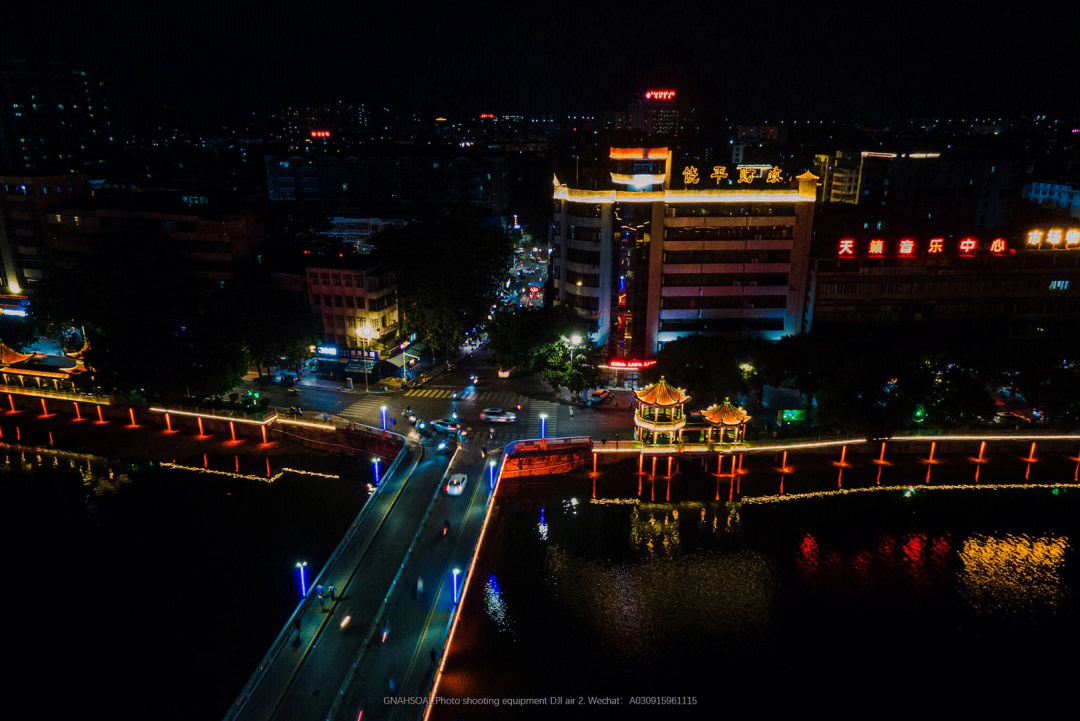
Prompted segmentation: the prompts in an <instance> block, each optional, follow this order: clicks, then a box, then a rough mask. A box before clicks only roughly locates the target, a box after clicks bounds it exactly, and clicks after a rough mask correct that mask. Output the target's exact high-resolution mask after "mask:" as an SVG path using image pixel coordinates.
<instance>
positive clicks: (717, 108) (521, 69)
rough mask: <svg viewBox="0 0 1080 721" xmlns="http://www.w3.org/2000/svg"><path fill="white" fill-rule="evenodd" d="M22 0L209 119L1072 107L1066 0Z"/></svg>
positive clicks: (28, 49)
mask: <svg viewBox="0 0 1080 721" xmlns="http://www.w3.org/2000/svg"><path fill="white" fill-rule="evenodd" d="M729 4H730V5H735V8H733V9H732V8H728V7H727V6H728V5H729ZM21 5H22V7H21V8H19V9H18V10H16V11H15V12H14V13H12V12H11V11H9V10H7V9H5V13H6V14H8V17H7V18H6V19H5V22H4V28H3V30H2V32H3V35H4V37H3V41H4V43H3V45H4V47H5V50H4V54H5V55H9V56H15V57H22V56H27V55H38V56H42V57H60V58H64V59H68V60H70V61H72V62H75V63H89V64H92V65H94V66H96V67H98V68H99V69H100V70H101V71H102V72H103V74H104V75H105V77H106V79H108V80H109V81H110V86H111V93H112V95H113V96H114V97H115V98H116V100H117V101H118V104H120V105H121V106H122V107H123V108H124V109H125V110H128V112H135V111H138V109H139V108H140V107H153V106H155V105H160V104H163V103H167V104H170V105H173V106H175V107H177V109H178V110H179V111H180V112H181V114H187V115H190V116H191V117H193V118H202V119H214V118H223V117H224V118H227V117H230V116H235V114H236V113H238V112H241V111H243V110H245V109H248V108H257V109H261V108H272V107H277V106H279V105H286V104H290V103H301V104H304V103H319V102H324V101H327V100H331V99H334V98H338V97H341V98H342V99H347V100H359V101H364V102H368V103H372V104H375V103H379V102H383V103H387V104H390V105H392V106H394V107H396V108H402V109H413V110H417V111H421V112H425V113H440V114H448V115H456V114H461V113H466V114H475V113H478V112H483V111H491V112H522V113H565V112H584V113H591V112H597V111H600V110H603V109H604V108H625V105H626V102H627V100H628V99H629V98H630V96H631V95H632V93H633V92H634V91H635V90H638V89H640V88H642V87H643V86H646V85H669V86H672V87H675V88H677V89H679V90H680V91H681V92H682V93H683V95H686V96H689V97H691V98H692V99H693V100H694V104H695V105H697V106H698V107H702V108H707V109H708V110H709V111H710V112H711V113H713V114H715V115H718V116H728V115H730V116H736V117H740V118H747V119H753V118H759V119H769V117H770V116H772V117H785V118H816V117H826V118H828V117H835V118H843V117H850V116H851V115H852V114H854V115H857V116H861V117H880V116H892V115H902V116H913V115H914V116H922V115H937V114H940V115H951V116H954V117H966V116H977V115H995V116H996V115H1021V114H1024V115H1028V114H1037V113H1048V114H1051V115H1054V114H1065V115H1075V114H1076V113H1077V112H1080V109H1078V104H1080V100H1078V97H1080V91H1078V81H1077V74H1078V71H1077V64H1078V62H1077V58H1078V56H1080V54H1078V52H1077V49H1078V47H1080V45H1078V44H1077V42H1076V39H1075V33H1070V32H1069V28H1070V27H1072V28H1074V27H1075V24H1074V23H1073V22H1071V21H1069V20H1067V19H1066V15H1067V11H1066V10H1065V9H1064V5H1062V6H1060V7H1061V9H1060V10H1055V11H1054V13H1055V14H1046V13H1042V12H1039V11H1032V10H1031V7H1032V6H1031V5H1029V4H1025V3H1015V4H1013V5H1012V6H1011V7H1012V9H1011V10H1009V11H1008V12H1007V13H995V12H994V11H992V9H991V6H987V5H975V6H972V8H971V10H961V9H958V6H956V5H954V4H952V3H940V2H939V3H937V4H936V5H930V6H927V7H926V8H921V9H920V8H916V6H915V5H912V4H903V5H901V6H899V8H898V9H892V8H889V9H888V10H887V12H886V9H885V8H887V7H888V6H887V5H886V4H883V3H870V2H866V3H862V4H849V3H844V4H834V5H830V6H829V8H827V9H824V10H822V9H812V10H811V9H804V10H800V11H798V12H793V11H791V10H790V9H789V6H788V5H786V4H779V3H767V2H757V3H745V2H743V3H737V4H735V3H727V2H708V3H706V2H695V3H685V4H683V5H682V6H680V7H670V6H671V5H674V4H673V3H668V2H660V1H659V0H658V1H657V2H654V3H653V4H651V5H644V6H641V7H644V8H647V9H645V10H638V9H635V7H636V6H634V5H633V4H630V3H614V2H612V3H608V4H606V9H605V10H603V11H594V10H592V9H591V6H589V5H587V4H585V3H581V2H576V3H558V2H546V3H529V4H522V3H518V2H514V1H513V0H509V1H507V2H501V3H490V4H489V3H468V4H466V3H449V2H448V3H431V4H418V3H408V2H389V3H378V4H377V5H374V4H373V3H368V2H355V3H352V4H349V5H335V4H332V3H308V2H291V3H279V2H263V3H240V2H228V1H227V0H226V1H222V2H218V3H214V4H207V3H202V2H186V3H175V4H172V3H169V4H163V5H159V4H158V3H149V2H145V3H134V2H113V3H102V2H85V1H84V2H79V3H72V2H68V3H48V2H43V3H29V2H27V3H22V4H21ZM373 5H374V6H373ZM464 5H467V7H465V8H464V9H459V7H457V6H464ZM805 5H806V6H809V5H810V3H805ZM155 6H157V8H156V9H153V10H151V8H153V7H155ZM695 6H696V7H695ZM369 7H370V8H371V9H368V8H369ZM702 7H708V8H710V9H709V10H707V11H703V10H701V8H702ZM800 7H801V6H800ZM162 8H164V9H162ZM887 13H888V14H887Z"/></svg>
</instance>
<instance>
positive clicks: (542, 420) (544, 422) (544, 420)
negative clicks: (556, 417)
mask: <svg viewBox="0 0 1080 721" xmlns="http://www.w3.org/2000/svg"><path fill="white" fill-rule="evenodd" d="M546 426H547V413H541V414H540V440H544V439H545V438H547V436H546V435H544V430H545V428H546Z"/></svg>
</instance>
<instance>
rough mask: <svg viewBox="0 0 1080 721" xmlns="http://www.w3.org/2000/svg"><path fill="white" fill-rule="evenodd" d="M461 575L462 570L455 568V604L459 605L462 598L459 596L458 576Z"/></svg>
mask: <svg viewBox="0 0 1080 721" xmlns="http://www.w3.org/2000/svg"><path fill="white" fill-rule="evenodd" d="M460 574H461V569H460V568H455V569H454V603H457V602H458V601H459V600H460V596H458V587H457V579H458V576H459V575H460Z"/></svg>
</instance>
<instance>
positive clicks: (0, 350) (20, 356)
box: [0, 343, 35, 366]
mask: <svg viewBox="0 0 1080 721" xmlns="http://www.w3.org/2000/svg"><path fill="white" fill-rule="evenodd" d="M34 355H35V354H34V353H20V352H18V351H16V350H12V349H11V348H8V347H7V346H6V345H4V344H3V343H0V365H5V366H9V365H11V364H12V363H22V362H23V361H24V360H27V359H28V358H33V357H34Z"/></svg>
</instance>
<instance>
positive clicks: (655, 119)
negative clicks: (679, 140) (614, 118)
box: [629, 90, 686, 136]
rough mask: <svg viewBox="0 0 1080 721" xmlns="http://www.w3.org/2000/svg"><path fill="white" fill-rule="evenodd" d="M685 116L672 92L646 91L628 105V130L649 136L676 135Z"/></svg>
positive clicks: (681, 105) (680, 129) (680, 104)
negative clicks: (638, 131)
mask: <svg viewBox="0 0 1080 721" xmlns="http://www.w3.org/2000/svg"><path fill="white" fill-rule="evenodd" d="M685 115H686V112H685V108H684V107H683V104H682V100H681V99H678V98H676V93H675V91H674V90H646V91H645V92H643V93H641V95H639V96H638V97H637V98H635V99H634V100H633V101H632V102H631V103H630V112H629V116H630V117H629V121H630V129H631V130H642V131H644V132H645V133H647V134H649V135H672V136H673V135H678V134H679V133H680V132H682V129H683V122H684V121H685V119H686V117H685Z"/></svg>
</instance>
